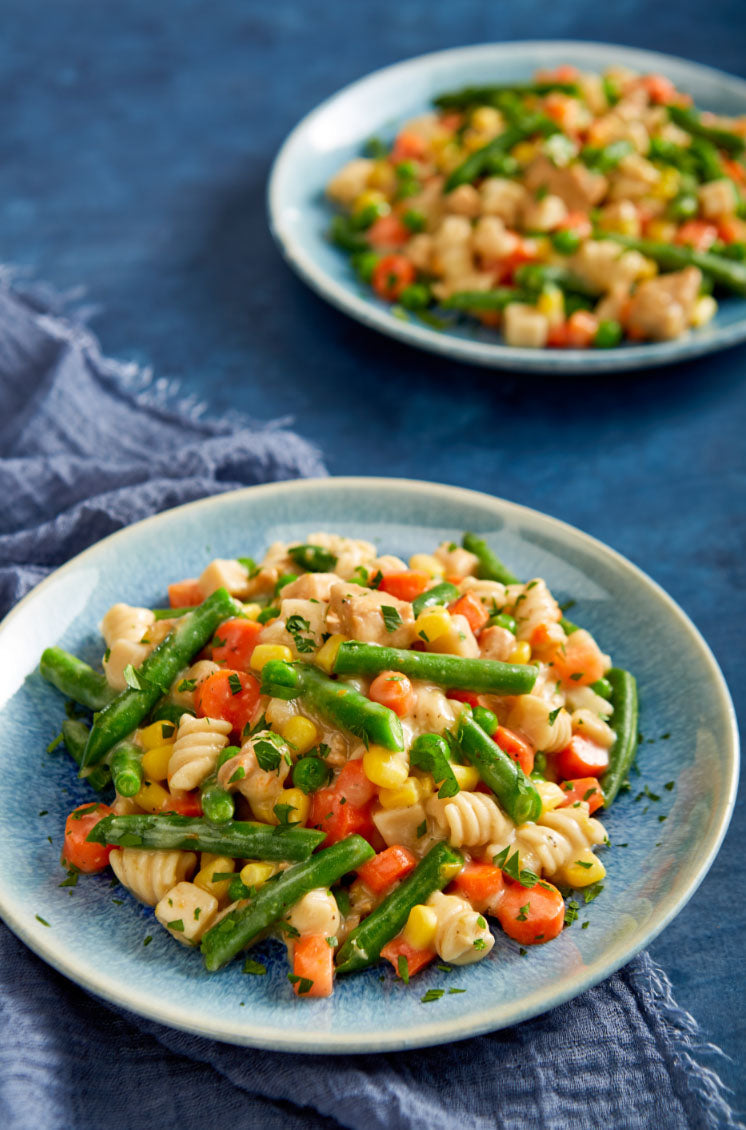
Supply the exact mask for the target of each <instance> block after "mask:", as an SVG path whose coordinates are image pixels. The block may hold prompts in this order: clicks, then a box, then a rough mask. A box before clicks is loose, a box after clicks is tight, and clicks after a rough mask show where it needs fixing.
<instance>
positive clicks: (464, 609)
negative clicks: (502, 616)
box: [448, 592, 490, 634]
mask: <svg viewBox="0 0 746 1130" xmlns="http://www.w3.org/2000/svg"><path fill="white" fill-rule="evenodd" d="M448 610H449V612H453V613H454V614H455V615H457V616H463V617H464V618H465V619H466V620H467V621H468V624H469V627H470V628H471V630H472V632H474V633H475V634H476V633H477V632H479V631H481V629H482V628H483V627H484V625H485V624H486V623H487V621H488V620H489V618H490V614H489V612H488V611H487V609H486V608H485V607H484V605H483V604H482V602H481V600H478V599H477V597H476V596H474V594H473V593H471V592H467V593H464V595H463V596H460V597H459V598H458V600H454V602H453V604H449V605H448Z"/></svg>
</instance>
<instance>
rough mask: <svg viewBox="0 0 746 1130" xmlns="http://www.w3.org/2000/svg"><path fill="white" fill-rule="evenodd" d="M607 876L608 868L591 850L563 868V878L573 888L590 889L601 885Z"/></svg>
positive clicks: (584, 852) (582, 853)
mask: <svg viewBox="0 0 746 1130" xmlns="http://www.w3.org/2000/svg"><path fill="white" fill-rule="evenodd" d="M605 874H606V868H605V867H604V865H603V863H602V862H601V860H600V859H598V858H597V857H596V856H595V855H594V854H593V852H592V851H590V849H589V850H588V851H583V852H581V853H580V855H579V856H578V857H577V859H574V860H573V861H572V862H571V863H566V864H565V866H564V867H563V868H562V878H563V879H564V881H565V882H566V883H569V884H570V886H571V887H590V886H591V885H592V884H593V883H599V882H600V881H601V879H603V877H604V876H605Z"/></svg>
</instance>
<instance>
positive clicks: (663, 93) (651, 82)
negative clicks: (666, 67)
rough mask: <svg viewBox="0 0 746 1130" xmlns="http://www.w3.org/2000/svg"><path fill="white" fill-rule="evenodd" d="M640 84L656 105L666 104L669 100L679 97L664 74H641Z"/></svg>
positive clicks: (674, 100)
mask: <svg viewBox="0 0 746 1130" xmlns="http://www.w3.org/2000/svg"><path fill="white" fill-rule="evenodd" d="M640 86H641V87H642V88H643V90H644V91H645V92H646V93H647V96H648V98H649V99H650V101H651V102H655V103H656V105H658V106H668V105H669V104H670V103H671V102H677V101H678V100H679V97H680V96H679V93H678V91H677V90H676V87H675V86H674V84H673V83H672V82H671V80H670V78H666V76H665V75H643V76H642V78H641V79H640Z"/></svg>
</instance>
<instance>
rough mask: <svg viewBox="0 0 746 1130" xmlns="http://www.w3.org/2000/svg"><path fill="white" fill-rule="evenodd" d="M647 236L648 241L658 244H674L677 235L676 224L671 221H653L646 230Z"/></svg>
mask: <svg viewBox="0 0 746 1130" xmlns="http://www.w3.org/2000/svg"><path fill="white" fill-rule="evenodd" d="M645 234H646V236H647V238H648V239H654V240H655V242H656V243H672V242H673V238H674V236H675V235H676V224H673V223H671V221H670V220H661V219H658V220H651V221H650V223H649V224H648V225H647V228H646V229H645Z"/></svg>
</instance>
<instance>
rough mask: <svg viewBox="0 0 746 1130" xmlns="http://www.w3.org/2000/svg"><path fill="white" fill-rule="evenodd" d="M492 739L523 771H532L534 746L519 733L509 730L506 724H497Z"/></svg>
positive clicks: (527, 772)
mask: <svg viewBox="0 0 746 1130" xmlns="http://www.w3.org/2000/svg"><path fill="white" fill-rule="evenodd" d="M492 740H493V741H494V742H496V743H497V745H499V746H500V749H501V750H503V752H504V753H507V755H508V757H512V758H513V760H514V761H517V762H518V764H519V765H520V767H521V769H522V770H523V772H524V773H526V774H527V775H528V774H529V773H532V772H533V769H534V747H533V746H532V745H531V743H530V742H528V741H526V739H525V738H522V737H521V735H520V734H516V732H515V730H509V729H508V727H507V726H498V727H497V730H496V731H495V733H494V734H493V739H492Z"/></svg>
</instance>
